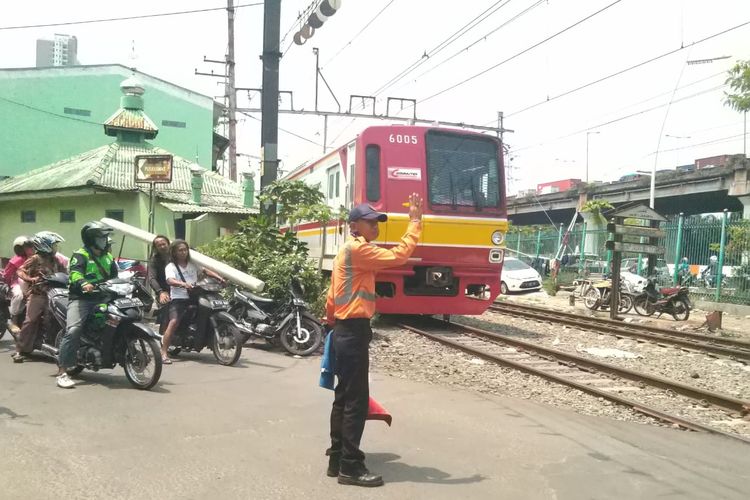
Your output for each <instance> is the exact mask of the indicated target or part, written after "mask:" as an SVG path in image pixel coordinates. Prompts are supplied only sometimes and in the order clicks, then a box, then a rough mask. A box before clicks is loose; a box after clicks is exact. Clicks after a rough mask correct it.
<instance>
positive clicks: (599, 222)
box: [580, 212, 607, 254]
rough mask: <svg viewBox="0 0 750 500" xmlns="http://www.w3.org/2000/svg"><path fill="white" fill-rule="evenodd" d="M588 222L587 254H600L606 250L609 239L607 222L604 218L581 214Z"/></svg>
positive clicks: (586, 213) (587, 213)
mask: <svg viewBox="0 0 750 500" xmlns="http://www.w3.org/2000/svg"><path fill="white" fill-rule="evenodd" d="M580 214H581V217H582V218H583V220H584V222H586V248H585V251H586V253H587V254H590V253H599V252H600V251H601V250H602V249H603V248H604V241H605V240H606V237H607V232H606V229H607V220H606V219H605V218H604V217H594V214H592V213H591V212H580Z"/></svg>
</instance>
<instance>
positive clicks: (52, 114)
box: [0, 96, 102, 127]
mask: <svg viewBox="0 0 750 500" xmlns="http://www.w3.org/2000/svg"><path fill="white" fill-rule="evenodd" d="M0 101H5V102H9V103H11V104H14V105H16V106H21V107H23V108H26V109H30V110H32V111H37V112H39V113H44V114H46V115H51V116H56V117H58V118H65V119H67V120H74V121H77V122H82V123H88V124H90V125H96V126H98V127H101V126H102V124H101V123H99V122H94V121H91V120H84V119H83V118H76V117H75V116H68V115H61V114H59V113H55V112H54V111H48V110H46V109H42V108H36V107H34V106H31V105H29V104H24V103H22V102H18V101H14V100H12V99H8V98H7V97H2V96H0Z"/></svg>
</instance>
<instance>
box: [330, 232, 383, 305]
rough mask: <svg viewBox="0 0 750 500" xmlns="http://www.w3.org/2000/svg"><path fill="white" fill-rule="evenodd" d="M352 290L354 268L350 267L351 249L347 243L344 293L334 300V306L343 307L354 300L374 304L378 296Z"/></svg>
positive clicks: (345, 249)
mask: <svg viewBox="0 0 750 500" xmlns="http://www.w3.org/2000/svg"><path fill="white" fill-rule="evenodd" d="M353 289H354V268H353V267H352V248H351V246H350V245H349V243H347V244H346V247H345V248H344V293H343V294H341V295H338V296H337V297H336V298H335V299H334V304H336V305H337V306H344V305H347V304H349V303H351V302H352V301H353V300H354V299H355V298H359V299H362V300H368V301H370V302H375V300H377V298H378V296H377V295H376V294H374V293H371V292H368V291H366V290H358V291H356V292H354V291H353Z"/></svg>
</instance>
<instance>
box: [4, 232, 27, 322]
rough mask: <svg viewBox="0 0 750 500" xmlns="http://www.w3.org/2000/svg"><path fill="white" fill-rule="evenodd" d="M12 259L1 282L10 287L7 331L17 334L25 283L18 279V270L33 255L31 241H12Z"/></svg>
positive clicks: (20, 319)
mask: <svg viewBox="0 0 750 500" xmlns="http://www.w3.org/2000/svg"><path fill="white" fill-rule="evenodd" d="M13 253H15V254H16V255H14V256H13V257H11V259H10V261H8V264H7V265H6V266H5V269H4V270H3V281H4V282H5V283H6V284H7V285H8V286H9V287H10V290H11V299H10V319H9V320H8V325H7V326H8V330H10V332H11V333H12V334H14V335H15V334H17V333H18V332H19V331H20V329H21V323H22V322H23V317H19V313H20V312H21V307H22V306H23V297H24V292H25V291H26V283H25V282H23V281H20V280H19V279H18V274H17V273H18V269H19V268H20V267H21V266H22V265H23V263H24V262H26V259H28V258H29V257H31V256H32V255H34V246H33V245H32V244H31V239H30V238H28V237H27V236H19V237H18V238H16V239H15V240H13Z"/></svg>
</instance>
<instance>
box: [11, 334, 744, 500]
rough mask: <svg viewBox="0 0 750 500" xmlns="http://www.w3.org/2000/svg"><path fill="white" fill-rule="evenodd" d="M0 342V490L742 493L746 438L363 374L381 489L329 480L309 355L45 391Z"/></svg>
mask: <svg viewBox="0 0 750 500" xmlns="http://www.w3.org/2000/svg"><path fill="white" fill-rule="evenodd" d="M10 348H11V344H10V342H9V341H8V339H7V337H6V338H5V339H3V340H2V341H0V474H2V482H1V483H0V498H3V499H5V498H34V499H46V498H55V499H59V498H71V499H73V498H105V497H108V498H117V499H120V498H123V499H130V498H133V499H136V498H137V499H143V498H159V499H172V498H175V499H177V498H179V499H203V498H228V499H229V498H231V499H233V498H243V499H299V498H306V499H321V500H322V499H325V500H330V499H339V498H340V499H344V498H363V499H370V498H387V499H419V498H429V499H456V498H465V499H576V500H578V499H588V498H591V499H594V498H595V499H629V498H633V499H647V498H680V499H684V498H700V499H704V498H705V499H718V498H721V499H733V498H738V499H739V498H742V499H744V498H747V497H748V487H749V485H750V458H749V457H750V446H749V445H745V444H742V443H739V442H734V441H731V440H728V439H726V438H721V437H712V436H708V435H703V434H697V433H688V432H683V431H677V430H672V429H666V428H657V427H652V426H645V425H638V424H628V423H624V422H616V421H610V420H606V419H596V418H593V417H586V416H581V415H578V414H575V413H572V412H569V411H564V410H559V409H554V408H549V407H547V406H544V405H541V404H537V403H534V402H531V401H526V400H516V399H510V398H500V397H492V396H486V395H480V394H476V393H466V392H461V391H457V390H453V389H451V388H446V387H441V386H439V385H427V384H417V383H413V382H410V381H406V380H400V379H393V378H390V377H388V376H386V375H384V374H378V373H376V374H373V377H372V378H373V384H372V394H373V395H374V396H376V397H377V398H378V399H379V400H380V401H381V402H382V403H383V404H384V405H386V406H387V407H388V408H389V410H390V411H391V412H392V413H393V415H394V423H393V427H391V428H389V427H387V426H386V425H385V423H383V422H371V423H368V424H367V428H366V430H365V437H364V441H363V448H364V449H365V451H366V452H368V466H369V467H370V469H371V470H373V471H374V472H378V473H382V474H383V476H384V478H385V480H386V485H385V486H384V487H382V488H375V489H363V488H357V487H352V486H341V485H338V484H337V483H336V480H335V479H332V478H328V477H326V476H325V467H326V458H325V457H324V450H325V448H326V447H327V444H328V438H327V434H328V428H327V419H328V411H329V407H330V402H331V398H332V393H331V392H330V391H327V390H324V389H321V388H318V387H317V377H318V373H319V366H318V363H319V358H317V357H315V358H309V359H295V358H292V357H289V356H285V355H283V354H280V353H278V352H265V351H263V350H259V349H246V351H245V352H244V353H243V358H242V359H241V361H240V364H239V366H237V367H234V368H227V367H222V366H219V365H217V364H216V363H215V362H214V360H213V356H212V355H211V354H210V353H208V352H204V353H202V354H190V355H184V356H182V357H181V358H182V360H181V361H178V362H175V364H173V365H171V366H165V372H164V375H163V377H162V381H161V382H160V384H159V385H158V386H157V387H156V388H155V389H154V390H152V391H147V392H142V391H138V390H135V389H131V388H130V386H129V384H128V382H127V380H126V379H125V376H124V373H123V371H122V369H119V370H116V371H106V372H105V371H103V372H100V373H90V372H85V373H84V375H83V382H82V383H81V384H80V385H79V386H77V387H76V388H75V389H72V390H62V389H58V388H57V387H55V380H54V373H55V367H54V365H52V364H50V363H47V362H41V361H40V362H29V363H24V364H22V365H14V364H13V363H12V362H11V360H10V352H11V351H10Z"/></svg>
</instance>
